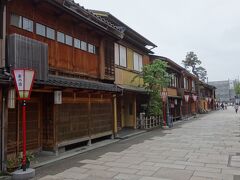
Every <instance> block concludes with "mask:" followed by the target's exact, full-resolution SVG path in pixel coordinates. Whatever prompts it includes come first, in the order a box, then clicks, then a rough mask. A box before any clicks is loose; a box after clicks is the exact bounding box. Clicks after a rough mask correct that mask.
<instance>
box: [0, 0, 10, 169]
mask: <svg viewBox="0 0 240 180" xmlns="http://www.w3.org/2000/svg"><path fill="white" fill-rule="evenodd" d="M6 3H7V0H0V127H1V128H0V153H1V154H0V162H1V163H0V171H1V170H4V163H3V162H4V161H5V160H6V158H5V157H6V152H7V151H6V147H7V146H6V142H7V139H6V134H5V132H6V128H7V121H6V117H7V96H8V86H9V77H8V76H6V75H5V59H6V58H5V57H6V53H5V50H6V49H5V42H6V23H5V21H6Z"/></svg>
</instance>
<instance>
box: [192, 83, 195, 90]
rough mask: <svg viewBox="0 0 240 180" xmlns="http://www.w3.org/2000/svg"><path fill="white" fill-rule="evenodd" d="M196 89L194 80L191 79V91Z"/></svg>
mask: <svg viewBox="0 0 240 180" xmlns="http://www.w3.org/2000/svg"><path fill="white" fill-rule="evenodd" d="M195 90H196V86H195V81H192V91H195Z"/></svg>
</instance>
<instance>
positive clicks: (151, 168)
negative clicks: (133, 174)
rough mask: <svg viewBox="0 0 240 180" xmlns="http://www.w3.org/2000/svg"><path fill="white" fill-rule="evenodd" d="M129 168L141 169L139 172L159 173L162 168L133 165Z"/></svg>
mask: <svg viewBox="0 0 240 180" xmlns="http://www.w3.org/2000/svg"><path fill="white" fill-rule="evenodd" d="M129 168H132V169H139V170H149V171H157V170H158V169H159V168H160V167H157V166H144V165H131V166H129Z"/></svg>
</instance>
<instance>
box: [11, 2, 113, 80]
mask: <svg viewBox="0 0 240 180" xmlns="http://www.w3.org/2000/svg"><path fill="white" fill-rule="evenodd" d="M11 13H14V14H16V15H20V16H22V17H25V18H28V19H30V20H32V21H33V22H34V26H33V31H34V32H29V31H26V30H22V29H20V28H18V27H15V26H7V33H8V34H13V33H17V34H20V35H23V36H26V37H30V38H32V39H36V40H38V41H41V42H44V43H47V44H48V62H49V67H50V70H52V71H54V72H55V73H65V74H72V75H79V76H87V77H88V78H90V77H92V78H95V79H98V78H99V77H100V67H99V64H100V54H99V53H100V52H97V53H96V54H93V53H89V52H87V51H83V50H80V49H77V48H74V46H73V45H72V46H69V45H67V44H64V43H59V42H57V40H56V38H57V35H55V40H52V39H49V38H46V37H43V36H40V35H37V34H36V23H40V24H42V25H45V26H46V27H50V28H52V29H54V30H55V33H56V32H57V31H58V32H62V33H64V34H66V35H69V36H71V37H72V38H77V39H80V40H82V41H84V42H87V43H90V44H92V45H94V46H96V48H97V51H98V50H99V49H100V44H101V41H103V40H104V37H103V35H102V34H101V33H99V32H97V31H96V30H94V28H93V27H90V26H87V25H86V24H84V23H83V22H78V21H77V20H76V19H74V18H73V17H72V16H71V15H69V14H67V13H64V12H61V11H60V10H59V9H57V8H56V7H54V6H52V5H49V3H47V2H45V1H42V2H39V3H37V4H34V1H31V0H13V1H11V2H9V4H8V7H7V24H10V15H11ZM106 41H107V42H109V41H110V42H111V40H110V39H107V40H106ZM112 43H113V42H112ZM110 46H111V45H110Z"/></svg>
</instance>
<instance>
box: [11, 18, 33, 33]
mask: <svg viewBox="0 0 240 180" xmlns="http://www.w3.org/2000/svg"><path fill="white" fill-rule="evenodd" d="M10 24H11V25H13V26H16V27H18V28H22V29H24V30H26V31H29V32H33V21H32V20H30V19H28V18H25V17H22V16H18V15H16V14H11V18H10Z"/></svg>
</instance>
